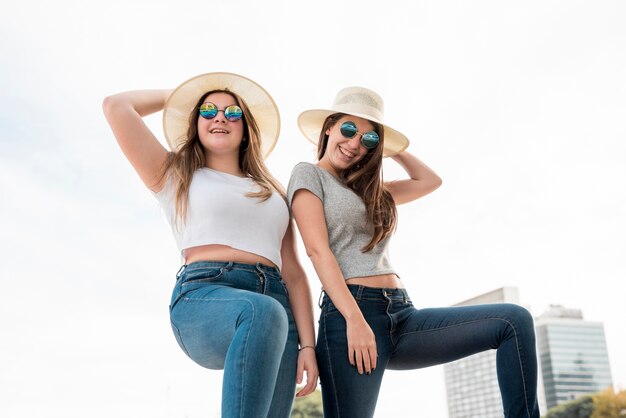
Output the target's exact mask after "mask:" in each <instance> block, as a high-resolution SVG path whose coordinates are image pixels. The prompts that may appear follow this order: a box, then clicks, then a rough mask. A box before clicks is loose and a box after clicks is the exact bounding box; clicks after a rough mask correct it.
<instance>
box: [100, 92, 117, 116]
mask: <svg viewBox="0 0 626 418" xmlns="http://www.w3.org/2000/svg"><path fill="white" fill-rule="evenodd" d="M115 101H116V100H115V96H107V97H105V98H104V100H102V111H103V112H104V114H105V115H110V114H111V110H112V109H113V108H114V107H115Z"/></svg>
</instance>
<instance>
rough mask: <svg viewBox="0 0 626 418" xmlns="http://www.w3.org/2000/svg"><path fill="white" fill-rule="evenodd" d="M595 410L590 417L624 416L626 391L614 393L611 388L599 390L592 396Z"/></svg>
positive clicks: (615, 417)
mask: <svg viewBox="0 0 626 418" xmlns="http://www.w3.org/2000/svg"><path fill="white" fill-rule="evenodd" d="M593 403H594V404H595V406H596V410H595V411H593V414H591V418H620V417H626V391H625V390H622V391H620V392H617V393H615V392H614V391H613V389H612V388H608V389H607V390H605V391H603V392H600V393H598V394H596V395H594V397H593Z"/></svg>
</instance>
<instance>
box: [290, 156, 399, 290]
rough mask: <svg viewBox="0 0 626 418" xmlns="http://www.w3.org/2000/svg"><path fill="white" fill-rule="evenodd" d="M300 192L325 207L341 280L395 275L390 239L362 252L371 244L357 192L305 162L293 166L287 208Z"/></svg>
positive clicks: (363, 209) (363, 207) (363, 210)
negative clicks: (389, 248) (297, 192)
mask: <svg viewBox="0 0 626 418" xmlns="http://www.w3.org/2000/svg"><path fill="white" fill-rule="evenodd" d="M300 189H306V190H308V191H310V192H311V193H313V194H314V195H315V196H317V197H318V198H319V199H320V200H321V201H322V204H323V205H324V217H325V218H326V227H327V228H328V241H329V243H330V249H331V251H332V252H333V254H334V255H335V258H336V259H337V262H338V263H339V268H341V272H342V273H343V277H344V279H346V280H347V279H350V278H353V277H367V276H377V275H381V274H396V275H397V273H396V272H395V271H394V269H393V267H391V263H390V262H389V255H388V252H387V247H388V243H389V237H387V238H386V239H384V240H382V241H381V242H379V243H378V244H377V245H376V246H375V247H374V248H372V249H371V250H370V251H368V252H363V251H362V248H363V247H365V246H366V245H367V244H369V242H370V241H371V239H372V233H373V231H372V228H371V227H369V226H368V225H367V211H366V209H365V204H364V203H363V200H362V199H361V198H360V197H359V196H358V195H357V194H356V193H354V192H353V191H352V190H350V189H349V188H348V187H346V186H345V185H344V184H342V183H341V182H340V181H339V180H338V179H336V178H335V177H334V176H333V175H332V174H330V173H329V172H328V171H326V170H324V169H323V168H320V167H318V166H316V165H314V164H310V163H304V162H303V163H299V164H298V165H296V166H295V167H294V168H293V171H292V172H291V178H290V180H289V186H288V187H287V198H288V199H289V205H290V206H291V201H292V199H293V196H294V194H295V193H296V191H298V190H300Z"/></svg>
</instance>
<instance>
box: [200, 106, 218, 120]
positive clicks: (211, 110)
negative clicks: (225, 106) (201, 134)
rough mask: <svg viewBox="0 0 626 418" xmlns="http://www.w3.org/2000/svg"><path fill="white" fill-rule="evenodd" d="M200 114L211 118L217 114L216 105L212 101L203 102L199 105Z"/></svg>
mask: <svg viewBox="0 0 626 418" xmlns="http://www.w3.org/2000/svg"><path fill="white" fill-rule="evenodd" d="M200 116H202V117H203V118H205V119H213V118H214V117H215V116H217V106H215V105H214V104H213V103H203V104H202V106H200Z"/></svg>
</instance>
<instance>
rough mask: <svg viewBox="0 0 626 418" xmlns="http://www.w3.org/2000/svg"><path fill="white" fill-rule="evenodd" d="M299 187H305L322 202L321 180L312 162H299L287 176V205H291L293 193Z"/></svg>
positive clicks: (322, 189)
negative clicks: (288, 176) (289, 175)
mask: <svg viewBox="0 0 626 418" xmlns="http://www.w3.org/2000/svg"><path fill="white" fill-rule="evenodd" d="M300 189H306V190H308V191H310V192H311V193H313V194H314V195H315V196H317V197H318V198H319V199H320V200H321V201H322V202H323V201H324V188H323V187H322V181H321V180H320V176H319V174H318V173H317V170H316V169H315V166H313V164H310V163H299V164H297V165H296V166H295V167H294V168H293V170H292V172H291V177H290V178H289V186H287V199H288V200H289V206H291V200H292V199H293V195H294V194H295V193H296V192H297V191H298V190H300Z"/></svg>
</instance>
